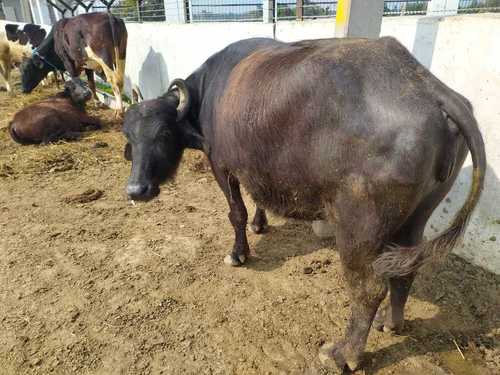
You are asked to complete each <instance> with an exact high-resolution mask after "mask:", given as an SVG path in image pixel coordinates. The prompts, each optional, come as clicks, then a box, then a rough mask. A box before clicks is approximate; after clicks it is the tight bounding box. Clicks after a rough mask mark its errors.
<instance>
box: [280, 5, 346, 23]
mask: <svg viewBox="0 0 500 375" xmlns="http://www.w3.org/2000/svg"><path fill="white" fill-rule="evenodd" d="M275 4H276V7H277V13H276V14H275V16H276V17H277V18H278V20H294V19H299V20H301V19H308V18H309V19H311V18H312V19H314V18H328V17H335V15H336V13H337V1H332V0H330V1H328V0H304V1H293V0H285V1H279V0H278V1H277V2H276V3H275Z"/></svg>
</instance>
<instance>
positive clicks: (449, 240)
mask: <svg viewBox="0 0 500 375" xmlns="http://www.w3.org/2000/svg"><path fill="white" fill-rule="evenodd" d="M466 226H467V220H462V221H461V222H459V223H457V224H456V225H454V226H452V227H451V228H449V229H448V230H447V231H446V232H444V233H443V234H442V235H440V236H439V237H437V238H435V239H433V240H431V241H428V242H424V243H422V244H420V245H418V246H413V247H402V246H398V245H395V244H391V245H388V246H386V249H385V250H386V251H385V252H384V253H383V254H381V255H380V256H379V257H378V258H377V259H375V261H374V262H373V263H372V267H373V270H374V271H375V274H377V275H379V276H380V277H383V278H392V277H403V276H407V275H410V274H412V273H414V272H416V271H417V270H418V269H419V268H420V267H421V266H422V265H423V264H424V263H426V262H427V261H429V260H436V259H443V258H445V257H446V255H447V254H448V253H449V252H450V251H451V250H452V249H453V248H454V247H455V245H456V244H457V243H458V242H459V241H460V240H461V238H462V237H463V233H464V231H465V228H466Z"/></svg>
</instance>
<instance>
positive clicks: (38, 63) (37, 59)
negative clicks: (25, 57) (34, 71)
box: [33, 55, 43, 69]
mask: <svg viewBox="0 0 500 375" xmlns="http://www.w3.org/2000/svg"><path fill="white" fill-rule="evenodd" d="M33 65H35V67H37V68H38V69H42V68H43V61H42V59H41V58H40V57H38V56H37V55H34V56H33Z"/></svg>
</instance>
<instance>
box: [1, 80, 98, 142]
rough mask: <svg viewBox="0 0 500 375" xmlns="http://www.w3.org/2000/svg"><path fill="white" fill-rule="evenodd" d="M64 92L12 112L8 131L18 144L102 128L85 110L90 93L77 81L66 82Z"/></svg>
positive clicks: (70, 135)
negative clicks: (13, 113)
mask: <svg viewBox="0 0 500 375" xmlns="http://www.w3.org/2000/svg"><path fill="white" fill-rule="evenodd" d="M64 86H65V87H64V92H61V93H59V94H57V95H55V96H53V97H50V98H48V99H44V100H42V101H39V102H37V103H34V104H31V105H29V106H27V107H25V108H24V109H22V110H21V111H19V112H17V113H16V114H15V115H14V118H13V119H12V121H11V123H10V124H9V132H10V135H11V137H12V139H13V140H14V141H16V142H17V143H21V144H37V143H49V142H55V141H58V140H60V139H67V140H71V139H76V138H78V137H79V136H80V133H81V132H82V131H85V130H95V129H99V128H100V127H101V125H100V122H99V120H98V119H96V118H94V117H90V116H88V115H87V114H86V113H85V103H86V102H87V101H88V100H89V99H90V98H91V97H92V92H91V91H90V90H89V89H88V88H86V87H84V86H82V84H81V83H80V82H78V84H76V83H75V82H73V81H67V82H66V83H65V85H64Z"/></svg>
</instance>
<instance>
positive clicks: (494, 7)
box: [458, 0, 500, 13]
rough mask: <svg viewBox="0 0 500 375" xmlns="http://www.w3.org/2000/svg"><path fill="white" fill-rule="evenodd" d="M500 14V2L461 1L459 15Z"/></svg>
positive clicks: (483, 0) (495, 0) (491, 0)
mask: <svg viewBox="0 0 500 375" xmlns="http://www.w3.org/2000/svg"><path fill="white" fill-rule="evenodd" d="M481 12H500V0H460V1H459V3H458V13H481Z"/></svg>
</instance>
